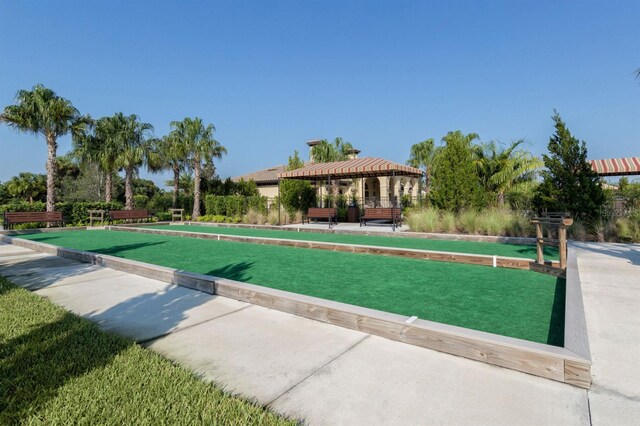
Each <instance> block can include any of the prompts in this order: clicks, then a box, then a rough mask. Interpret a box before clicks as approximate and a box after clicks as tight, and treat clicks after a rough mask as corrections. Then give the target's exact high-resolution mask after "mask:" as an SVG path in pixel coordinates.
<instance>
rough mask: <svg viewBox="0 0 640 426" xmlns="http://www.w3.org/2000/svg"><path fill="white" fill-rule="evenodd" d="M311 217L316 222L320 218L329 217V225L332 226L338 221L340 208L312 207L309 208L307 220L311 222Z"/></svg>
mask: <svg viewBox="0 0 640 426" xmlns="http://www.w3.org/2000/svg"><path fill="white" fill-rule="evenodd" d="M311 219H313V220H315V221H316V222H317V221H318V219H327V220H328V221H329V227H331V224H332V223H335V224H337V223H338V209H337V208H335V207H334V208H327V207H324V208H322V207H310V208H309V210H307V222H308V223H311Z"/></svg>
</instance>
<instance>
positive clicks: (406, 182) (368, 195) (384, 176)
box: [278, 157, 424, 208]
mask: <svg viewBox="0 0 640 426" xmlns="http://www.w3.org/2000/svg"><path fill="white" fill-rule="evenodd" d="M423 174H424V173H423V172H422V170H419V169H416V168H414V167H409V166H406V165H404V164H399V163H394V162H392V161H388V160H385V159H382V158H367V157H365V158H355V159H352V160H346V161H336V162H331V163H312V164H309V165H307V166H305V167H302V168H299V169H296V170H291V171H288V172H283V173H279V174H278V188H279V187H280V185H279V183H280V181H281V180H282V179H298V180H306V181H310V182H312V184H313V185H314V187H315V188H316V191H317V195H318V204H319V207H322V205H323V203H324V200H325V198H326V196H327V195H344V196H346V197H347V200H348V201H351V200H356V201H357V202H358V204H359V205H360V206H361V207H364V208H367V207H401V205H402V199H403V196H404V198H405V199H406V197H410V199H411V200H412V201H414V202H415V201H419V199H420V197H421V193H420V185H419V183H420V178H421V177H422V176H423ZM279 192H280V191H279V189H278V195H279Z"/></svg>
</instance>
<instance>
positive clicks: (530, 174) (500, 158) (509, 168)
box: [473, 139, 544, 207]
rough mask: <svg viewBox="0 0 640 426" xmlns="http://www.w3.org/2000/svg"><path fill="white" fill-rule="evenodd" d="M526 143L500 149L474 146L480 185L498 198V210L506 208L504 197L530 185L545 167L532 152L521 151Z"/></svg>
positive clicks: (494, 146)
mask: <svg viewBox="0 0 640 426" xmlns="http://www.w3.org/2000/svg"><path fill="white" fill-rule="evenodd" d="M523 143H524V140H523V139H520V140H517V141H515V142H512V143H511V145H509V146H508V147H507V148H500V147H498V146H497V144H496V143H495V142H489V143H487V144H481V145H476V146H474V150H473V152H474V161H475V164H476V169H477V171H478V176H479V178H480V182H481V183H482V185H483V187H484V188H485V190H486V191H488V192H490V193H494V194H497V196H498V206H499V207H503V206H504V201H505V194H506V193H507V192H509V191H510V190H512V189H514V188H516V187H518V186H522V185H525V184H529V183H530V182H531V181H533V180H534V179H535V176H536V171H537V170H538V169H539V168H540V167H542V166H543V165H544V163H543V162H542V161H541V160H540V159H539V158H537V157H534V156H533V155H532V154H531V153H530V152H528V151H524V150H518V149H516V148H518V147H519V146H520V145H522V144H523Z"/></svg>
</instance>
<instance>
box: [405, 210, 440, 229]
mask: <svg viewBox="0 0 640 426" xmlns="http://www.w3.org/2000/svg"><path fill="white" fill-rule="evenodd" d="M407 224H408V225H409V228H410V229H411V230H412V231H417V232H436V231H437V230H438V228H439V224H438V211H437V210H435V209H421V210H413V211H410V212H409V213H408V214H407Z"/></svg>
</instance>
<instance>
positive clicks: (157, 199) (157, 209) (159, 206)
mask: <svg viewBox="0 0 640 426" xmlns="http://www.w3.org/2000/svg"><path fill="white" fill-rule="evenodd" d="M179 201H180V200H179V199H178V202H179ZM172 205H173V197H172V195H171V194H156V195H154V196H153V197H152V198H151V199H150V200H149V202H148V203H147V209H149V211H150V212H152V213H153V214H155V215H156V216H158V218H160V216H161V215H164V214H167V215H170V214H169V209H170V208H171V206H172ZM191 207H193V206H190V207H189V209H188V210H187V209H185V211H191ZM177 208H179V209H181V208H183V207H181V206H180V205H179V204H178V207H177ZM161 220H165V219H161Z"/></svg>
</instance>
